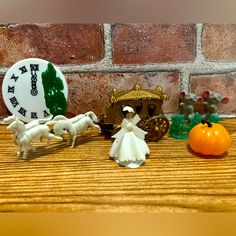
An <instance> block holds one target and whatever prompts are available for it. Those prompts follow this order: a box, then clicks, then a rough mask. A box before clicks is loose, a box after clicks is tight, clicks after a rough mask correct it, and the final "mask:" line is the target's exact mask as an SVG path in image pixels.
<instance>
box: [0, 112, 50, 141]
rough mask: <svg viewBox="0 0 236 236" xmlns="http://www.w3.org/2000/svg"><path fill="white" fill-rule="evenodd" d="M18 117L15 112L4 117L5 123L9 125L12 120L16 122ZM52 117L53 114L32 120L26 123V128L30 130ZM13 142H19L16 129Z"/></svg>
mask: <svg viewBox="0 0 236 236" xmlns="http://www.w3.org/2000/svg"><path fill="white" fill-rule="evenodd" d="M16 119H18V118H17V117H16V115H14V114H13V115H11V116H8V117H6V118H4V119H3V124H6V125H9V124H11V123H12V122H14V121H15V120H16ZM51 119H52V116H50V117H48V118H45V119H38V120H32V121H30V122H29V123H28V124H25V129H26V130H29V129H31V128H33V127H35V126H37V125H40V124H44V123H46V122H48V121H49V120H51ZM13 143H15V144H17V136H16V132H14V131H13Z"/></svg>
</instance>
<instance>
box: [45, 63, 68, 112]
mask: <svg viewBox="0 0 236 236" xmlns="http://www.w3.org/2000/svg"><path fill="white" fill-rule="evenodd" d="M42 83H43V89H44V98H45V102H46V106H47V108H48V109H49V111H50V113H51V114H52V115H53V116H57V115H65V114H66V98H65V95H64V93H63V89H64V85H63V82H62V80H61V79H60V77H57V76H56V70H55V69H54V66H53V65H52V64H51V63H48V67H47V70H46V71H44V72H43V73H42Z"/></svg>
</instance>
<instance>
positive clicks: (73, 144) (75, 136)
mask: <svg viewBox="0 0 236 236" xmlns="http://www.w3.org/2000/svg"><path fill="white" fill-rule="evenodd" d="M76 138H77V135H74V136H73V138H72V145H71V148H73V147H74V146H75V140H76Z"/></svg>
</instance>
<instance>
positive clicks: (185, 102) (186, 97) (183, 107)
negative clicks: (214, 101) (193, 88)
mask: <svg viewBox="0 0 236 236" xmlns="http://www.w3.org/2000/svg"><path fill="white" fill-rule="evenodd" d="M203 102H204V99H203V98H202V97H199V96H197V95H196V94H194V93H185V92H181V93H180V95H179V109H180V114H183V115H184V116H185V118H186V119H187V120H188V121H190V120H191V118H192V117H193V116H194V108H195V105H196V104H202V103H203Z"/></svg>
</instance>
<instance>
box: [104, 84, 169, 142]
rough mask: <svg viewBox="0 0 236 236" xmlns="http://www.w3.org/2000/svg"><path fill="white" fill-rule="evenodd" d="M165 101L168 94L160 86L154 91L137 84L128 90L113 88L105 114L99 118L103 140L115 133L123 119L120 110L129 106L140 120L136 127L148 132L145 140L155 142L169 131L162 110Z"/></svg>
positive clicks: (166, 119) (167, 121)
mask: <svg viewBox="0 0 236 236" xmlns="http://www.w3.org/2000/svg"><path fill="white" fill-rule="evenodd" d="M166 100H168V94H167V93H166V92H165V91H164V90H163V89H162V87H161V86H160V85H158V86H156V88H155V89H150V88H149V89H144V88H142V87H141V85H140V84H139V83H136V84H134V86H133V88H132V89H129V90H118V89H117V88H113V90H112V94H111V97H110V99H109V100H108V103H107V106H106V110H105V114H104V115H103V116H102V117H101V122H100V126H101V128H102V133H103V134H104V135H105V138H111V136H112V135H113V134H115V133H116V132H117V129H119V127H120V124H121V122H122V120H123V118H124V116H123V114H122V109H123V107H124V106H127V105H128V104H129V106H131V107H132V108H133V109H134V111H135V113H136V114H138V115H139V117H140V119H141V120H140V121H139V122H138V124H137V126H138V127H139V128H141V129H142V130H145V131H146V132H148V133H147V135H145V140H146V141H148V142H157V141H158V140H160V139H161V138H162V137H163V136H164V135H165V134H166V133H167V132H168V129H169V120H168V118H167V117H165V116H164V112H163V109H162V106H163V103H164V101H166Z"/></svg>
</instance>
